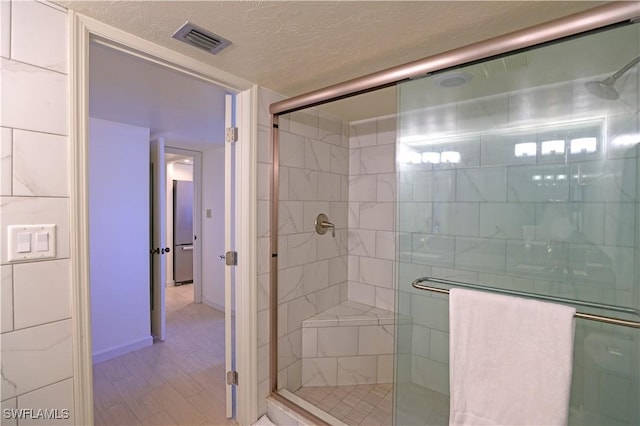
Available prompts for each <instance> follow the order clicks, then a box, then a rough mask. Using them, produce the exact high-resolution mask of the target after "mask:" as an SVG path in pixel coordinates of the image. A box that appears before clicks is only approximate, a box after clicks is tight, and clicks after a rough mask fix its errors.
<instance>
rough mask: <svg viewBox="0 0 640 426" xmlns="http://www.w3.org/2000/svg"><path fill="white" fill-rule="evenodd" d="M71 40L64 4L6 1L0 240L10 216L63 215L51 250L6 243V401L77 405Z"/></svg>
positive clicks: (0, 41)
mask: <svg viewBox="0 0 640 426" xmlns="http://www.w3.org/2000/svg"><path fill="white" fill-rule="evenodd" d="M67 40H68V37H67V13H66V10H65V9H62V8H60V7H58V6H54V5H52V4H48V3H44V2H34V1H12V2H10V1H2V2H0V49H1V50H0V56H1V58H0V86H1V88H2V109H1V110H0V111H1V116H0V154H1V160H0V161H1V162H0V182H1V183H0V204H1V208H2V221H1V223H0V225H1V228H2V229H1V231H0V233H1V241H0V243H1V246H2V247H3V248H4V247H7V235H6V229H7V226H8V225H12V224H16V225H18V224H44V223H47V224H49V223H51V224H56V225H57V246H56V253H57V256H56V258H55V259H53V260H48V261H35V262H21V263H9V262H8V261H7V257H6V251H5V250H0V252H2V253H3V254H2V257H1V259H0V261H1V266H0V268H1V272H2V277H1V279H2V281H1V282H2V292H1V294H0V303H1V312H2V317H1V318H0V324H1V327H2V335H1V339H2V345H1V347H2V391H1V394H0V396H1V398H0V399H1V401H2V402H1V404H2V409H3V410H4V409H5V408H33V409H37V408H48V409H59V410H62V409H68V410H70V411H72V409H73V371H72V361H71V360H72V330H71V267H70V259H69V256H70V248H69V240H70V234H69V217H70V216H69V215H70V213H69V180H68V179H69V178H68V176H69V175H70V173H69V139H68V134H69V129H68V122H69V117H68V111H69V103H68V84H69V78H68V70H67ZM3 413H4V411H3ZM72 414H73V413H72V412H71V417H70V418H69V419H67V420H64V421H63V422H62V423H61V424H63V423H64V424H72V423H73V416H72ZM46 422H47V421H43V422H42V423H43V424H44V423H46ZM36 423H38V422H36ZM2 424H3V425H5V424H17V421H16V420H15V419H13V420H10V419H6V418H4V416H3V419H2Z"/></svg>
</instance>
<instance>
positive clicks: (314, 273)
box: [258, 89, 349, 401]
mask: <svg viewBox="0 0 640 426" xmlns="http://www.w3.org/2000/svg"><path fill="white" fill-rule="evenodd" d="M280 99H282V97H280V96H279V95H277V94H275V93H273V92H270V91H268V90H266V89H261V90H260V95H259V102H260V112H259V133H258V135H259V136H258V137H259V142H258V143H259V147H258V217H259V218H260V219H259V223H258V239H259V241H258V250H259V253H258V258H259V265H258V283H259V284H260V293H259V294H260V297H259V300H258V324H259V349H258V359H259V361H258V362H259V366H258V376H259V377H258V378H259V383H260V390H259V392H260V395H259V399H260V400H261V401H262V399H263V398H262V397H263V396H264V397H266V396H267V395H268V382H269V380H268V374H269V353H268V347H269V334H268V333H269V330H268V329H269V327H268V312H269V300H268V294H269V291H268V285H269V260H270V252H269V220H268V218H269V208H270V201H269V196H270V194H269V181H270V177H271V170H272V169H271V167H272V166H271V161H272V158H271V144H270V138H271V133H270V132H271V123H270V116H269V114H268V106H269V104H270V103H272V102H275V101H277V100H280ZM279 125H280V127H279V128H280V144H281V148H280V149H281V150H280V153H281V156H280V169H279V170H280V187H279V191H280V194H279V195H280V196H279V199H280V203H279V213H280V214H279V228H278V235H279V241H278V268H279V300H278V318H279V330H278V354H279V360H278V366H279V375H278V384H279V386H281V387H284V388H287V389H289V390H291V391H295V390H296V389H297V388H298V387H300V385H301V383H302V321H303V320H305V319H307V318H309V317H311V316H313V315H315V314H316V313H318V312H322V311H324V310H326V309H328V308H330V307H332V306H335V305H337V304H339V303H340V302H341V301H344V300H346V296H347V292H346V282H347V238H348V236H347V224H348V220H347V212H348V206H347V200H348V194H349V192H348V179H347V173H348V167H349V161H348V147H347V146H348V138H347V137H346V132H347V127H346V125H344V124H343V123H342V121H340V120H338V119H336V118H333V117H331V116H329V115H327V114H324V113H321V112H319V111H317V110H306V111H302V112H298V113H294V114H290V115H286V116H283V117H281V118H280V123H279ZM319 213H325V214H326V215H327V216H328V217H329V220H330V221H331V222H333V223H334V224H335V227H336V229H335V231H336V235H335V238H334V237H333V236H332V235H331V231H329V232H328V233H326V234H325V235H318V234H317V233H316V232H315V226H314V222H315V219H316V216H317V215H318V214H319Z"/></svg>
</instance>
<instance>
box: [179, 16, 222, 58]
mask: <svg viewBox="0 0 640 426" xmlns="http://www.w3.org/2000/svg"><path fill="white" fill-rule="evenodd" d="M171 37H173V38H175V39H176V40H180V41H183V42H185V43H187V44H190V45H192V46H195V47H197V48H199V49H202V50H206V51H207V52H209V53H212V54H214V55H215V54H217V53H218V52H220V51H221V50H222V49H224V48H225V47H227V46H230V45H231V42H230V41H229V40H227V39H225V38H222V37H220V36H219V35H217V34H214V33H212V32H210V31H207V30H205V29H204V28H200V27H198V26H197V25H194V24H192V23H191V22H186V23H185V24H184V25H183V26H181V27H180V28H179V29H178V31H176V32H175V33H173V35H172V36H171Z"/></svg>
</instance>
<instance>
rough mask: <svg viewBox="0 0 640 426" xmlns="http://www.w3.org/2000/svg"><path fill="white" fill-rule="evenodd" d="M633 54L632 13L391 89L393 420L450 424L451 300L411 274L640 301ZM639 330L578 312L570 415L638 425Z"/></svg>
mask: <svg viewBox="0 0 640 426" xmlns="http://www.w3.org/2000/svg"><path fill="white" fill-rule="evenodd" d="M639 58H640V24H632V25H625V26H619V27H616V28H612V29H608V30H606V31H599V32H593V33H590V34H588V35H584V36H581V37H575V38H571V39H569V40H566V41H562V42H558V43H553V44H548V45H545V46H543V47H539V48H535V49H529V50H527V51H520V52H518V53H515V54H511V55H506V56H503V57H499V58H493V59H491V60H487V61H485V62H481V63H475V64H473V65H470V66H464V67H460V68H457V69H453V70H446V71H443V72H440V73H436V74H434V75H430V76H428V77H425V78H422V79H419V80H412V81H410V82H407V83H403V84H401V85H400V87H399V89H398V92H399V108H398V111H399V112H398V117H397V119H398V125H397V128H398V145H397V181H398V205H397V212H396V213H397V214H396V231H397V235H398V244H397V248H396V252H397V253H396V261H397V268H396V271H397V287H396V313H397V315H399V316H406V317H409V318H411V321H410V322H409V323H407V322H402V323H399V325H398V326H397V329H396V331H397V339H396V342H397V346H396V361H395V379H394V392H395V399H394V401H395V404H394V407H395V408H394V419H395V423H396V424H398V425H436V424H447V423H448V414H449V352H448V350H449V339H448V332H449V325H448V315H449V313H448V297H447V296H446V295H444V294H435V293H430V292H426V291H423V290H418V289H415V288H413V287H412V285H411V283H412V282H413V281H414V280H415V279H417V278H420V277H433V278H438V279H443V280H447V281H451V282H454V283H455V282H461V283H467V284H479V285H483V286H489V287H492V288H496V289H506V290H514V291H521V292H525V293H532V294H539V295H546V296H554V297H561V298H566V299H570V300H576V301H584V302H593V303H595V304H607V305H615V306H619V307H621V308H622V309H627V310H629V311H633V310H636V311H637V310H638V309H640V207H639V204H638V203H639V200H640V196H639V193H640V184H639V181H640V179H639V176H640V163H639V161H640V160H639V158H640V156H639V148H638V146H639V145H640V119H639V111H640V83H639V80H640V64H639V63H638V62H639V61H640V59H639ZM438 286H439V287H442V288H448V286H447V285H443V284H439V285H438ZM577 308H578V310H580V311H585V312H589V313H595V314H601V315H606V316H613V317H618V318H622V319H630V320H634V321H638V319H639V318H638V317H637V316H635V315H633V314H625V313H621V312H609V311H607V310H606V309H593V308H585V307H581V306H577ZM639 341H640V332H639V331H638V330H637V329H633V328H627V327H623V326H618V325H608V324H601V323H597V322H592V321H587V320H582V319H577V320H576V335H575V341H574V364H573V378H572V385H571V404H570V416H569V423H570V424H575V425H587V424H599V425H602V424H606V425H614V424H616V425H618V424H620V425H633V424H640V406H639V405H638V401H639V400H640V381H639V370H640V366H639V364H640V361H639V359H640V358H639V356H640V350H639Z"/></svg>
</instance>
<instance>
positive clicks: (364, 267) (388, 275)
mask: <svg viewBox="0 0 640 426" xmlns="http://www.w3.org/2000/svg"><path fill="white" fill-rule="evenodd" d="M395 144H396V118H395V116H390V117H380V118H376V119H372V120H365V121H360V122H354V123H351V124H350V126H349V284H348V299H349V300H352V301H355V302H359V303H364V304H366V305H370V306H375V307H377V308H381V309H385V310H388V311H393V310H394V293H393V291H394V290H393V289H394V259H395V234H394V230H395V223H394V218H395V211H394V210H395V205H394V202H395V200H396V175H395V164H396V163H395V148H396V145H395Z"/></svg>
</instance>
